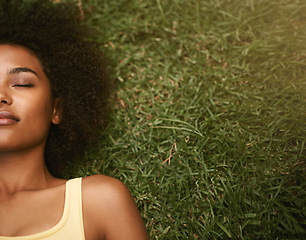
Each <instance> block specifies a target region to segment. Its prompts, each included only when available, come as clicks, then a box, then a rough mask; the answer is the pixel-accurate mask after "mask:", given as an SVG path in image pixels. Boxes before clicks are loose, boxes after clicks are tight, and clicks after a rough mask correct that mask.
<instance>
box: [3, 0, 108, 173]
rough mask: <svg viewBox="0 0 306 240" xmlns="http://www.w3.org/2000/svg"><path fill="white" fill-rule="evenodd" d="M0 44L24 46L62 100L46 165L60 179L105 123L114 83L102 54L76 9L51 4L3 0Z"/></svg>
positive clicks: (51, 133)
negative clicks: (58, 122)
mask: <svg viewBox="0 0 306 240" xmlns="http://www.w3.org/2000/svg"><path fill="white" fill-rule="evenodd" d="M0 2H1V3H0V44H13V45H18V46H23V47H25V48H26V49H28V50H30V51H31V52H33V53H34V54H35V55H36V57H37V58H38V59H39V60H40V63H41V65H42V68H43V70H44V72H45V74H46V76H47V77H48V79H49V81H50V86H51V92H52V95H53V97H55V98H59V99H60V107H61V110H62V116H61V123H60V124H59V125H51V127H50V132H49V135H48V140H47V144H46V149H45V161H46V165H47V167H48V169H49V171H50V172H51V174H53V175H54V176H56V177H62V176H63V174H64V172H65V169H66V168H67V166H68V165H69V164H71V163H72V164H73V162H74V161H77V160H79V159H80V157H81V156H82V155H83V154H84V151H85V148H86V146H88V144H89V143H92V142H93V141H94V140H95V139H96V137H97V133H98V132H99V130H98V129H99V128H100V127H101V126H103V124H104V123H105V122H106V117H107V113H108V110H109V96H110V93H111V89H112V83H111V80H110V78H109V74H108V72H109V71H108V65H107V64H106V62H105V60H104V57H103V55H102V54H101V51H100V50H99V47H98V45H97V44H96V43H94V42H93V41H92V40H89V39H92V37H91V36H92V35H91V31H90V28H89V27H88V26H86V25H85V24H84V23H83V22H82V19H81V14H80V11H79V8H78V7H77V6H75V5H73V4H69V3H63V2H61V3H54V2H53V1H49V0H35V1H33V0H23V1H21V0H1V1H0Z"/></svg>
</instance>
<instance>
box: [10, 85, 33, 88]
mask: <svg viewBox="0 0 306 240" xmlns="http://www.w3.org/2000/svg"><path fill="white" fill-rule="evenodd" d="M33 86H34V85H33V84H15V85H14V87H24V88H31V87H33Z"/></svg>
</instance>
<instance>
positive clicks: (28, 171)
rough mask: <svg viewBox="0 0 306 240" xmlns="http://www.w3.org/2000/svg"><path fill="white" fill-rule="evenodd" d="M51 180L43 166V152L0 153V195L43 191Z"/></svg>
mask: <svg viewBox="0 0 306 240" xmlns="http://www.w3.org/2000/svg"><path fill="white" fill-rule="evenodd" d="M52 179H54V178H53V177H52V176H51V174H50V173H49V171H48V170H47V167H46V165H45V161H44V152H43V151H41V150H39V149H38V150H37V149H36V150H26V151H17V152H0V193H1V194H5V193H6V194H14V193H16V192H18V191H23V190H37V189H43V188H46V187H47V186H48V184H49V183H50V181H51V180H52Z"/></svg>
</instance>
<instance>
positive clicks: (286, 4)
mask: <svg viewBox="0 0 306 240" xmlns="http://www.w3.org/2000/svg"><path fill="white" fill-rule="evenodd" d="M76 2H77V1H76ZM82 9H83V11H84V15H85V19H86V23H87V24H90V25H91V26H93V27H94V28H96V29H97V32H98V42H99V43H100V44H101V49H102V50H103V51H104V52H105V54H106V55H107V56H108V58H109V60H110V62H111V63H112V65H113V67H114V78H115V80H116V83H117V91H116V94H115V97H114V99H115V100H114V107H113V112H112V113H111V120H110V124H109V126H108V127H107V129H103V130H102V131H101V141H100V143H99V146H98V147H97V148H95V149H93V150H92V151H88V152H87V155H86V160H87V162H86V164H84V165H82V166H79V167H78V168H75V169H74V172H73V174H75V175H77V174H80V175H83V176H85V175H91V174H97V173H102V174H106V175H109V176H114V177H116V178H119V179H121V180H122V181H123V182H124V183H125V184H126V185H127V186H128V187H129V189H130V190H131V193H132V194H133V196H135V199H136V202H137V204H138V207H139V209H140V210H141V213H142V216H143V218H144V221H145V224H146V226H147V230H148V232H149V234H150V236H151V239H229V238H232V239H304V238H305V237H306V219H305V215H306V181H305V180H306V179H305V167H306V165H305V157H306V150H305V148H306V146H305V141H306V127H305V123H306V101H305V98H306V72H305V69H306V63H305V59H306V14H305V13H306V1H305V0H103V1H102V0H83V1H82Z"/></svg>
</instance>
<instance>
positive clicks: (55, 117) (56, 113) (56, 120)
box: [52, 98, 62, 125]
mask: <svg viewBox="0 0 306 240" xmlns="http://www.w3.org/2000/svg"><path fill="white" fill-rule="evenodd" d="M60 105H61V104H60V98H55V99H54V104H53V113H52V123H53V124H55V125H58V124H60V122H61V118H62V108H61V106H60Z"/></svg>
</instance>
